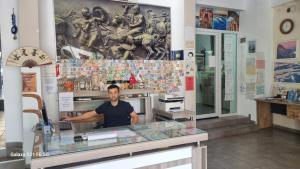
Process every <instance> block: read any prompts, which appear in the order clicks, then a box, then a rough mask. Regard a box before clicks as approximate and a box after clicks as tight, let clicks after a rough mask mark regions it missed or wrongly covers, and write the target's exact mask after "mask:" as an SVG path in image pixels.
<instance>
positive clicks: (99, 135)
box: [87, 132, 118, 140]
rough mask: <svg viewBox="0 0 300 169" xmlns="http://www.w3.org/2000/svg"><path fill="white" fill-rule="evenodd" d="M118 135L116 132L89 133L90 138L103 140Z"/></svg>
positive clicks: (88, 137)
mask: <svg viewBox="0 0 300 169" xmlns="http://www.w3.org/2000/svg"><path fill="white" fill-rule="evenodd" d="M117 137H118V135H117V133H116V132H93V133H87V139H88V140H101V139H111V138H117Z"/></svg>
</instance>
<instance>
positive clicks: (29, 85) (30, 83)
mask: <svg viewBox="0 0 300 169" xmlns="http://www.w3.org/2000/svg"><path fill="white" fill-rule="evenodd" d="M22 81H23V83H22V89H23V90H22V92H36V91H37V90H36V73H22Z"/></svg>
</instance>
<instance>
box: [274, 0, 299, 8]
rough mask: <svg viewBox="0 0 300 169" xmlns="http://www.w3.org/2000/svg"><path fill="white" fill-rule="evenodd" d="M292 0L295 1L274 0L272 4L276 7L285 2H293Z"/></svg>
mask: <svg viewBox="0 0 300 169" xmlns="http://www.w3.org/2000/svg"><path fill="white" fill-rule="evenodd" d="M292 1H295V0H272V6H273V7H275V6H278V5H282V4H284V3H288V2H292Z"/></svg>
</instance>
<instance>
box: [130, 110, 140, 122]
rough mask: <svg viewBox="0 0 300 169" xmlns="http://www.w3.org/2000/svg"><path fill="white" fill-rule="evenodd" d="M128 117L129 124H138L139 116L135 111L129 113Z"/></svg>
mask: <svg viewBox="0 0 300 169" xmlns="http://www.w3.org/2000/svg"><path fill="white" fill-rule="evenodd" d="M130 117H131V124H137V123H138V122H139V115H138V114H137V113H136V112H135V111H133V112H131V113H130Z"/></svg>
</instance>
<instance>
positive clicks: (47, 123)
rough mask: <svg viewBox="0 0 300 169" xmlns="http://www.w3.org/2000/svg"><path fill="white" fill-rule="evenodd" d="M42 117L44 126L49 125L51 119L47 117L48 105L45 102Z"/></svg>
mask: <svg viewBox="0 0 300 169" xmlns="http://www.w3.org/2000/svg"><path fill="white" fill-rule="evenodd" d="M42 116H43V120H44V124H45V125H49V119H48V115H47V110H46V104H45V102H44V101H43V107H42Z"/></svg>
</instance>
